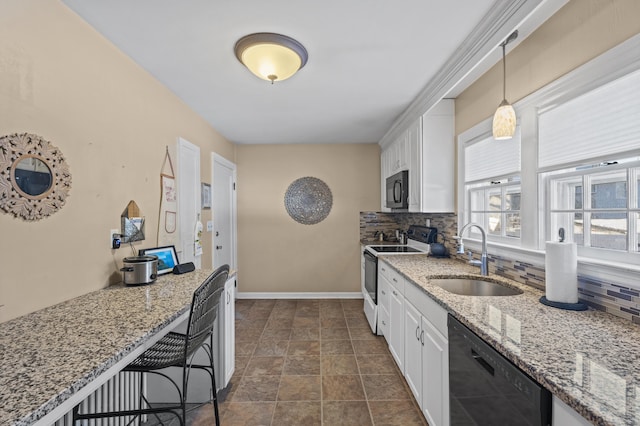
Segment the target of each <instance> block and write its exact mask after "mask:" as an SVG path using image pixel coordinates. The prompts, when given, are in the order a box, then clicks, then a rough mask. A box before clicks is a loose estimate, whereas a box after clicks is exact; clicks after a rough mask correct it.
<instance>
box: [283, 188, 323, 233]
mask: <svg viewBox="0 0 640 426" xmlns="http://www.w3.org/2000/svg"><path fill="white" fill-rule="evenodd" d="M284 205H285V207H286V208H287V213H289V216H291V218H292V219H293V220H295V221H296V222H298V223H302V224H303V225H314V224H316V223H319V222H322V221H323V220H324V219H325V218H326V217H327V216H329V212H331V206H332V205H333V196H332V195H331V190H330V189H329V187H328V186H327V184H326V183H324V182H323V181H321V180H320V179H318V178H314V177H303V178H300V179H296V180H294V181H293V183H292V184H291V185H289V188H287V192H286V193H285V194H284Z"/></svg>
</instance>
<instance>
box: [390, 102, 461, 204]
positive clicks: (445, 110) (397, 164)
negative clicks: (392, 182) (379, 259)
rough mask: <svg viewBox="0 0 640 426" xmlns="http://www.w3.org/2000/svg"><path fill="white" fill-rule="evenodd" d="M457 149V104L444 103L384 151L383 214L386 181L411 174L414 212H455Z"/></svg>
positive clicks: (410, 187) (411, 200) (415, 123)
mask: <svg viewBox="0 0 640 426" xmlns="http://www.w3.org/2000/svg"><path fill="white" fill-rule="evenodd" d="M454 146H455V145H454V103H453V99H443V100H441V101H440V102H439V103H438V104H437V105H436V106H434V107H433V108H432V109H431V110H429V112H427V113H426V114H424V115H423V116H422V117H420V118H418V119H417V120H416V121H415V122H414V123H413V124H412V125H411V126H410V127H409V128H408V129H406V130H405V131H404V132H402V133H401V134H400V136H398V138H397V139H396V140H394V141H393V143H392V144H391V145H389V146H387V147H386V148H385V149H384V150H383V151H382V156H381V158H380V160H381V161H380V165H381V174H380V175H381V178H382V179H381V191H382V192H381V194H382V211H390V209H388V208H386V207H385V201H386V200H385V199H386V194H385V192H386V191H385V186H386V179H387V178H388V177H389V176H391V175H393V174H395V173H398V172H400V171H402V170H408V171H409V199H408V201H409V211H410V212H424V213H448V212H453V211H454V164H455V158H454V157H455V148H454Z"/></svg>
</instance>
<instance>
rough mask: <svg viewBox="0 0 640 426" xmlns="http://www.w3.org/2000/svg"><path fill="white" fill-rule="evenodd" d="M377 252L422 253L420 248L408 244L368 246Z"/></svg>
mask: <svg viewBox="0 0 640 426" xmlns="http://www.w3.org/2000/svg"><path fill="white" fill-rule="evenodd" d="M369 248H370V249H371V250H374V251H375V252H377V253H423V251H422V250H418V249H416V248H413V247H410V246H369Z"/></svg>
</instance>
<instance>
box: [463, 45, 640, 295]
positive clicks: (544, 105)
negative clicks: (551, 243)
mask: <svg viewBox="0 0 640 426" xmlns="http://www.w3.org/2000/svg"><path fill="white" fill-rule="evenodd" d="M639 51H640V34H639V35H636V36H634V37H631V38H630V39H628V40H627V41H625V42H623V43H621V44H620V45H618V46H616V47H614V48H612V49H610V50H609V51H607V52H605V53H603V54H602V55H600V56H599V57H597V58H595V59H593V60H592V61H590V62H588V63H586V64H584V65H582V66H580V67H579V68H577V69H575V70H574V71H571V72H570V73H568V74H566V75H564V76H563V77H561V78H559V79H557V80H555V81H554V82H552V83H550V84H548V85H547V86H545V87H543V88H541V89H539V90H537V91H536V92H534V93H533V94H531V95H529V96H527V97H526V98H524V99H522V100H520V101H519V102H517V103H515V104H514V108H515V110H516V115H517V120H518V123H519V126H520V127H521V158H523V159H525V160H524V161H522V162H521V172H520V180H521V197H522V198H521V238H520V245H519V246H517V245H514V244H505V242H504V241H493V240H491V239H489V240H488V246H489V252H490V253H491V254H495V255H498V256H504V257H506V258H511V259H518V260H521V261H524V262H529V263H533V264H538V265H544V244H545V241H546V240H547V239H549V235H550V234H549V233H550V232H551V231H550V230H549V231H547V224H548V223H549V217H548V214H547V212H548V210H549V209H548V207H547V206H549V205H550V204H549V200H548V196H547V191H546V190H545V187H546V184H547V182H546V181H545V179H544V175H543V173H544V172H548V171H549V170H543V169H539V168H538V166H537V158H538V129H537V126H538V114H539V113H540V112H543V111H545V110H547V109H550V108H553V107H555V106H556V105H558V104H561V103H564V102H567V101H568V100H570V99H573V98H575V97H577V96H580V95H582V94H584V93H587V92H589V91H591V90H593V89H596V88H598V87H600V86H602V85H604V84H606V83H609V82H611V81H614V80H616V79H618V78H620V77H623V76H624V75H626V74H629V73H631V72H634V71H637V70H640V55H638V53H637V52H639ZM490 132H491V117H489V118H487V119H486V120H484V121H482V122H481V123H479V124H477V125H476V126H474V127H472V128H471V129H469V130H467V131H465V132H463V133H461V134H460V135H459V136H458V185H457V194H458V196H457V201H458V230H459V229H461V228H462V226H463V225H464V224H466V223H467V222H468V218H469V213H468V204H467V203H468V200H467V199H466V192H465V182H464V164H465V163H464V147H465V146H466V145H468V144H469V143H471V142H472V141H474V140H477V139H478V138H481V137H483V136H484V135H487V134H490ZM532 159H533V160H532ZM539 189H540V190H539ZM629 232H631V230H630V231H629ZM464 240H465V245H467V246H468V247H469V248H471V249H474V250H478V249H479V248H480V242H479V239H478V238H477V237H476V236H475V235H471V237H469V236H467V235H465V238H464ZM597 251H598V252H603V251H607V250H601V249H597ZM578 256H579V258H578V260H579V268H580V269H579V271H580V274H581V275H587V276H591V277H594V278H600V279H605V280H608V281H612V282H616V283H620V284H622V285H628V286H631V287H634V288H640V284H639V283H638V282H637V274H638V273H640V266H638V265H637V257H636V258H635V259H636V261H635V262H630V261H629V260H628V259H625V257H624V256H620V255H619V254H616V253H613V256H612V257H611V258H609V259H607V258H605V257H603V256H600V253H599V254H598V257H590V256H589V253H586V252H585V251H584V250H579V253H578Z"/></svg>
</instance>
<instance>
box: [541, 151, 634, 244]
mask: <svg viewBox="0 0 640 426" xmlns="http://www.w3.org/2000/svg"><path fill="white" fill-rule="evenodd" d="M634 160H637V158H632V159H626V160H623V161H620V162H618V161H616V162H608V163H602V164H597V165H592V166H588V167H578V168H573V169H568V170H562V171H557V172H554V173H550V174H549V177H548V178H547V180H548V182H549V183H548V188H547V191H548V193H549V195H550V208H549V229H550V234H551V235H549V237H550V238H552V237H553V235H554V234H555V233H556V231H557V230H558V229H560V228H564V229H565V230H566V231H567V237H568V239H569V240H570V241H574V242H576V243H577V244H578V245H580V246H583V247H591V248H596V249H606V250H615V251H620V252H627V251H628V252H631V253H634V252H635V253H637V252H639V251H640V250H639V246H638V222H639V220H640V199H639V198H638V186H639V181H638V178H639V176H638V173H639V171H640V168H639V166H640V164H639V163H638V162H637V161H634ZM585 188H587V190H585Z"/></svg>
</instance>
